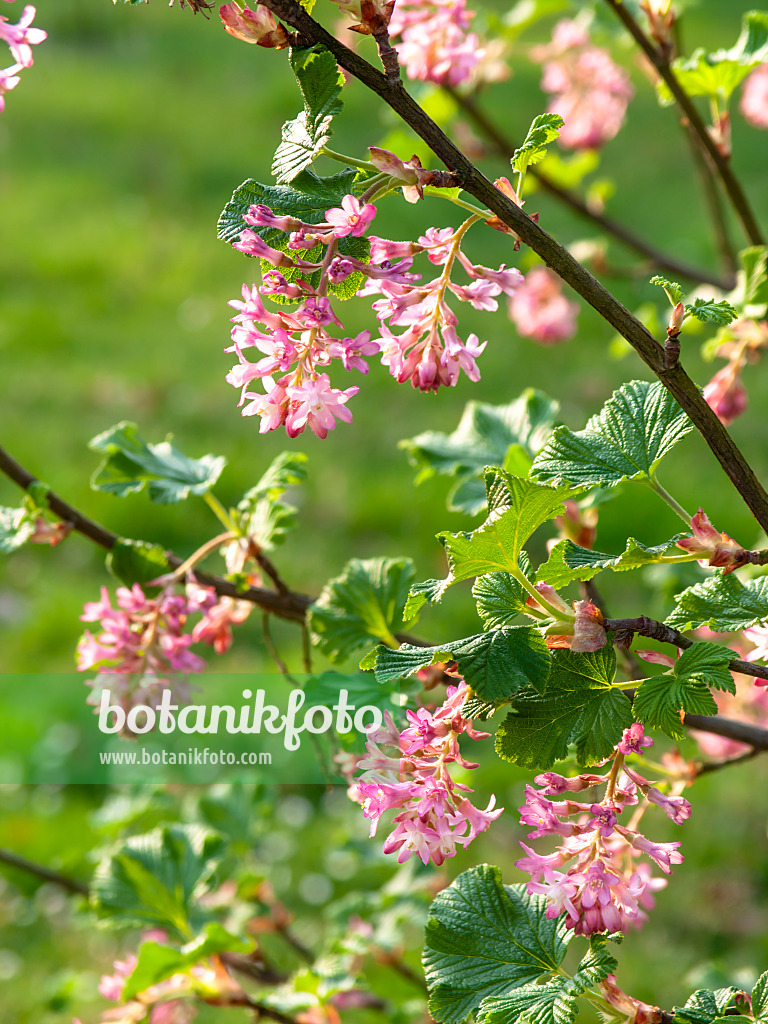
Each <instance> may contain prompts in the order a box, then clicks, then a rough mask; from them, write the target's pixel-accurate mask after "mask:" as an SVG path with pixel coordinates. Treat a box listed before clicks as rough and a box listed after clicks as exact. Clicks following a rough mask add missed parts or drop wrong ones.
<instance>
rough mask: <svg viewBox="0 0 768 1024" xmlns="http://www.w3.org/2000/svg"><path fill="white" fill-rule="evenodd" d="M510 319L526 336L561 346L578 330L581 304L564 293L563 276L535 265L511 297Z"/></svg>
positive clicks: (518, 330) (547, 343)
mask: <svg viewBox="0 0 768 1024" xmlns="http://www.w3.org/2000/svg"><path fill="white" fill-rule="evenodd" d="M508 309H509V318H510V320H511V321H512V322H513V323H514V325H515V327H516V328H517V333H518V334H519V335H521V337H523V338H533V340H534V341H538V342H539V344H541V345H557V344H558V343H559V342H561V341H567V340H568V339H569V338H572V337H573V335H574V334H575V333H576V317H577V316H578V313H579V306H578V303H576V302H572V301H571V300H570V299H568V298H566V296H565V295H564V294H563V283H562V281H561V280H560V278H559V277H558V276H557V275H556V274H553V273H552V271H551V270H547V268H546V267H534V269H533V270H531V271H530V272H529V273H528V274H526V277H525V281H524V282H523V284H522V285H521V286H520V288H518V289H517V291H516V292H515V293H514V294H513V295H512V296H510V299H509V306H508Z"/></svg>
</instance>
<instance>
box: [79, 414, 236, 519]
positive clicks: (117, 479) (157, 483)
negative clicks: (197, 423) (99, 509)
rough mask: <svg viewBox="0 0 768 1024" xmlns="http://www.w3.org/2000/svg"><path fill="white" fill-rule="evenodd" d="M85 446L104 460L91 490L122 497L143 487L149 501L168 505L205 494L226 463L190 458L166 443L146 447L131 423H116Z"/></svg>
mask: <svg viewBox="0 0 768 1024" xmlns="http://www.w3.org/2000/svg"><path fill="white" fill-rule="evenodd" d="M88 447H89V448H90V449H91V450H92V451H95V452H103V453H104V454H105V455H106V458H105V459H104V461H103V462H102V463H101V465H100V466H99V467H98V469H97V470H96V472H95V473H94V474H93V476H92V477H91V487H92V488H93V489H94V490H95V491H105V492H106V493H107V494H116V495H117V496H118V497H120V498H124V497H125V496H126V495H127V494H136V493H138V492H139V491H141V490H143V489H144V488H145V487H146V488H147V490H148V493H149V498H150V501H154V502H156V503H157V504H159V505H169V504H173V503H175V502H177V501H183V500H184V499H185V498H188V497H189V496H190V495H191V494H195V495H202V494H206V493H207V492H208V491H209V490H210V489H211V487H213V485H214V484H215V483H216V481H217V480H218V478H219V476H220V474H221V471H222V470H223V469H224V467H225V466H226V464H227V460H226V459H225V458H224V457H223V456H216V455H204V456H203V457H202V458H201V459H190V458H189V457H188V456H186V455H184V454H182V452H180V451H179V450H178V448H176V447H175V446H174V445H172V444H171V442H170V441H163V442H161V443H160V444H147V443H146V442H145V441H144V440H143V439H142V438H141V437H140V436H139V430H138V427H137V426H136V424H135V423H127V422H123V423H118V424H117V426H115V427H110V429H109V430H105V431H104V433H103V434H99V435H98V436H97V437H94V438H93V439H92V440H91V441H90V442H89V444H88Z"/></svg>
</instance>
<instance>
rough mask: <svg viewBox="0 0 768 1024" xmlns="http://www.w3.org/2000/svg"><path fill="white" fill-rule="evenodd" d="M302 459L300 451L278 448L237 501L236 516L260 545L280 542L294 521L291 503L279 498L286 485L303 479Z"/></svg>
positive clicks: (304, 461)
mask: <svg viewBox="0 0 768 1024" xmlns="http://www.w3.org/2000/svg"><path fill="white" fill-rule="evenodd" d="M306 462H307V456H306V455H303V454H302V453H301V452H281V453H280V455H278V456H277V457H276V458H275V459H273V461H272V462H271V464H270V465H269V467H268V468H267V470H266V471H265V473H264V474H263V476H262V477H261V479H260V480H259V482H258V483H257V484H255V485H254V486H253V487H252V488H251V489H250V490H249V491H246V493H245V494H244V495H243V497H242V499H241V500H240V502H239V503H238V505H237V509H236V515H237V518H238V519H239V522H240V524H241V526H242V528H243V529H244V530H245V532H246V533H247V534H248V536H249V537H252V538H253V539H254V540H255V542H256V543H257V544H258V545H259V546H260V547H262V548H266V549H267V550H270V549H271V548H273V547H275V546H276V545H277V544H282V543H283V541H284V540H285V537H286V535H287V534H288V532H289V531H290V530H292V529H293V528H294V526H295V525H296V511H297V510H296V508H295V506H293V505H289V504H288V502H285V501H281V498H282V496H283V495H284V494H285V492H286V490H287V489H288V488H289V487H294V486H296V485H297V484H303V483H304V481H305V480H306V478H307V470H306Z"/></svg>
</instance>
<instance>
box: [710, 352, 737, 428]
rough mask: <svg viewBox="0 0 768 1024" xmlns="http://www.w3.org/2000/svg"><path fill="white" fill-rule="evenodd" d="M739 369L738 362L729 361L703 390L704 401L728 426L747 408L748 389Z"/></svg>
mask: <svg viewBox="0 0 768 1024" xmlns="http://www.w3.org/2000/svg"><path fill="white" fill-rule="evenodd" d="M739 371H740V367H739V365H738V363H729V364H728V366H724V367H723V368H722V370H718V371H717V373H716V374H715V375H714V377H713V378H712V380H711V381H710V382H709V383H708V384H706V385H705V387H704V391H703V395H704V401H705V402H706V403H707V405H708V406H709V407H710V409H712V410H713V412H714V413H715V415H716V416H717V418H718V419H719V420H720V422H721V423H723V424H724V425H725V426H726V427H728V426H730V425H731V423H733V421H734V420H735V419H736V418H737V417H739V416H741V414H742V413H743V412H744V410H745V409H746V408H747V390H746V388H745V387H744V385H743V384H742V381H741V376H740V373H739Z"/></svg>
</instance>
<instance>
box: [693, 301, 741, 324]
mask: <svg viewBox="0 0 768 1024" xmlns="http://www.w3.org/2000/svg"><path fill="white" fill-rule="evenodd" d="M685 312H686V313H688V315H689V316H695V317H696V319H697V320H701V322H702V323H703V324H718V325H719V326H721V327H724V326H725V325H726V324H729V323H731V321H732V320H737V319H738V317H739V313H738V310H736V309H734V308H733V306H732V305H731V304H730V302H726V301H725V299H721V300H720V302H715V300H714V299H696V301H695V302H694V303H693V305H687V306H686V307H685Z"/></svg>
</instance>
